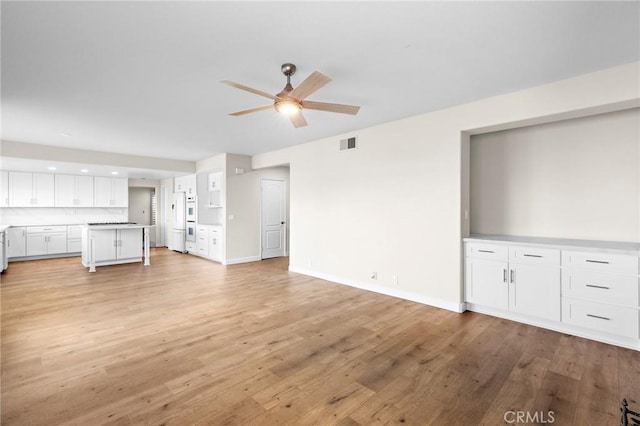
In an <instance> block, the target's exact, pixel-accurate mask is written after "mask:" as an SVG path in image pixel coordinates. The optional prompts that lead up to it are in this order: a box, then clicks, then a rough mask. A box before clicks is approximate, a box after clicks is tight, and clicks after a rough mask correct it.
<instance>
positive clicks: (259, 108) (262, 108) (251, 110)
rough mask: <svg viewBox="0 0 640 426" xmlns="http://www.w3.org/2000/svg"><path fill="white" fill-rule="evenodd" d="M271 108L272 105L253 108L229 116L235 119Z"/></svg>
mask: <svg viewBox="0 0 640 426" xmlns="http://www.w3.org/2000/svg"><path fill="white" fill-rule="evenodd" d="M272 108H273V105H264V106H259V107H255V108H249V109H243V110H242V111H236V112H232V113H231V114H229V115H233V116H234V117H237V116H239V115H245V114H250V113H252V112H258V111H265V110H267V109H272Z"/></svg>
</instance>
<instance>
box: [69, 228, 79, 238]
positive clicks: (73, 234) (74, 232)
mask: <svg viewBox="0 0 640 426" xmlns="http://www.w3.org/2000/svg"><path fill="white" fill-rule="evenodd" d="M67 238H82V225H69V226H67Z"/></svg>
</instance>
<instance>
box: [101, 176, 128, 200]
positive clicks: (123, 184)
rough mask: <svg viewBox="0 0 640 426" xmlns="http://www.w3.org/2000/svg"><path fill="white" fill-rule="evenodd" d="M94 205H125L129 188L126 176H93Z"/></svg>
mask: <svg viewBox="0 0 640 426" xmlns="http://www.w3.org/2000/svg"><path fill="white" fill-rule="evenodd" d="M94 194H95V197H94V200H95V202H94V206H95V207H127V206H128V205H129V188H128V181H127V179H126V178H110V177H99V176H96V177H95V178H94Z"/></svg>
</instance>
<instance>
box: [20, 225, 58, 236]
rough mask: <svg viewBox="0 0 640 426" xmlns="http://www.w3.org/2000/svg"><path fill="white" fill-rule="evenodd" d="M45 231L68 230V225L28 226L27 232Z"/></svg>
mask: <svg viewBox="0 0 640 426" xmlns="http://www.w3.org/2000/svg"><path fill="white" fill-rule="evenodd" d="M43 232H67V227H66V226H64V225H62V226H27V234H38V233H43Z"/></svg>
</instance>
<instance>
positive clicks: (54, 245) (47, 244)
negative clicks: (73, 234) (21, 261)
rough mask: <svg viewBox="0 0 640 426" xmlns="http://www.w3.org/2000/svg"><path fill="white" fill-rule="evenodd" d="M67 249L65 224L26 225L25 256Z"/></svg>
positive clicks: (54, 252)
mask: <svg viewBox="0 0 640 426" xmlns="http://www.w3.org/2000/svg"><path fill="white" fill-rule="evenodd" d="M66 251H67V227H66V226H29V227H27V256H43V255H47V254H60V253H66Z"/></svg>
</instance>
